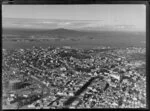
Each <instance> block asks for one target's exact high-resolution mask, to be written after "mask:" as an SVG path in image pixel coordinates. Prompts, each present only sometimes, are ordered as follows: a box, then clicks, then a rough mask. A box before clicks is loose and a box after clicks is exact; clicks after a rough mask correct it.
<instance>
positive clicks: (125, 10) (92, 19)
mask: <svg viewBox="0 0 150 111" xmlns="http://www.w3.org/2000/svg"><path fill="white" fill-rule="evenodd" d="M5 18H16V20H17V18H18V19H19V18H31V19H50V20H45V21H44V20H42V21H33V22H29V21H28V22H25V21H24V22H22V23H21V22H20V23H17V21H15V23H14V22H13V23H12V22H11V21H8V20H7V21H5ZM51 19H58V20H60V21H58V20H57V21H56V20H51ZM2 20H3V26H8V25H10V26H14V25H16V26H17V24H18V26H19V25H20V24H21V25H22V26H25V27H35V26H39V27H42V25H43V26H46V27H49V28H52V27H55V28H58V27H63V28H93V29H94V28H98V27H103V28H108V27H117V28H118V27H119V28H123V29H124V28H129V27H132V28H133V27H134V28H135V29H137V30H145V28H146V6H145V5H143V4H135V5H134V4H116V5H115V4H107V5H106V4H105V5H104V4H103V5H102V4H101V5H100V4H99V5H98V4H97V5H2ZM39 22H40V23H41V24H40V23H39Z"/></svg>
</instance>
